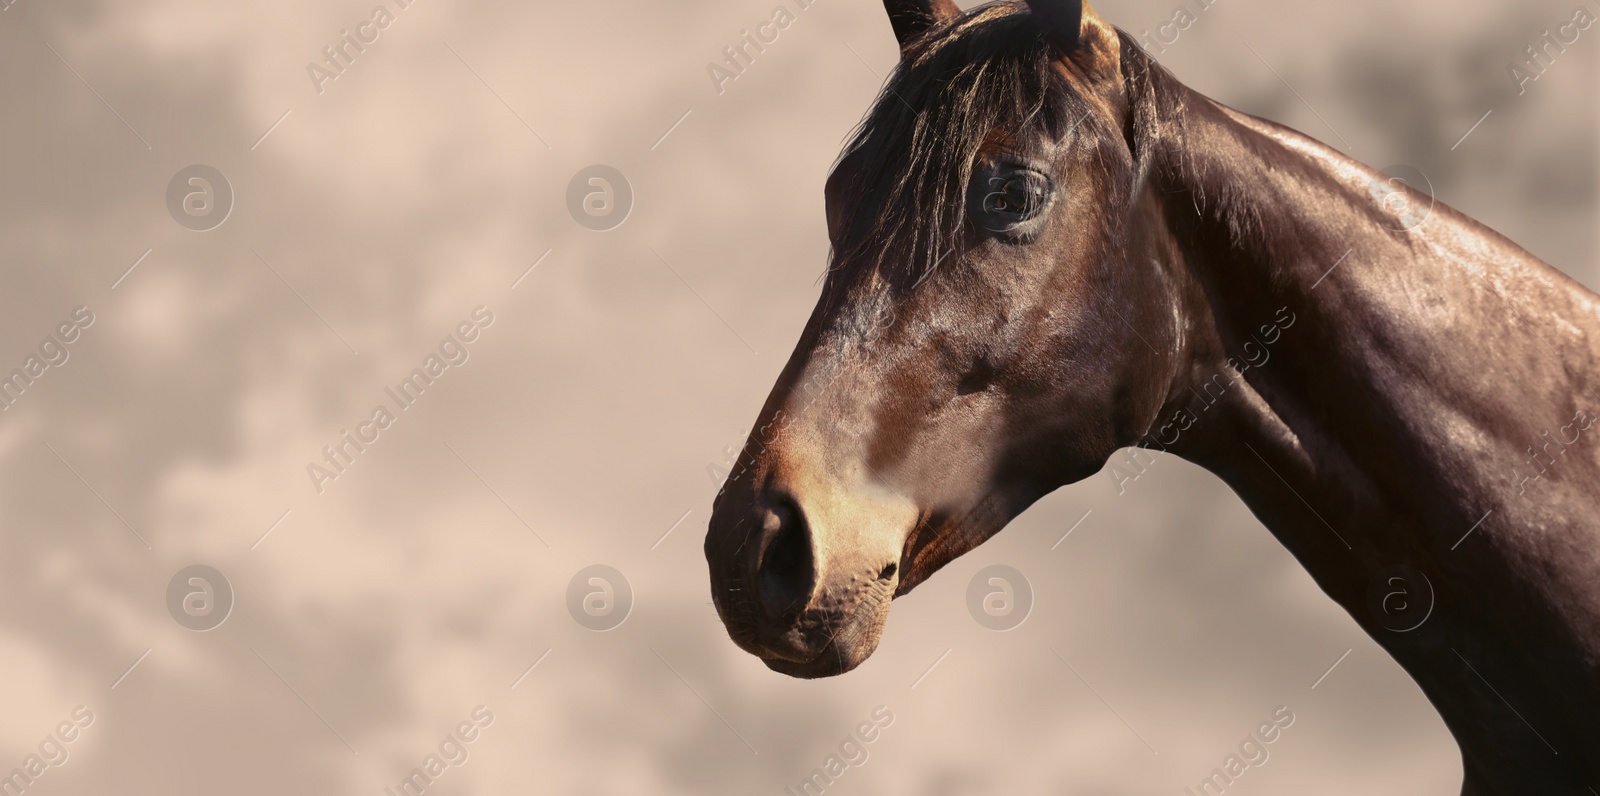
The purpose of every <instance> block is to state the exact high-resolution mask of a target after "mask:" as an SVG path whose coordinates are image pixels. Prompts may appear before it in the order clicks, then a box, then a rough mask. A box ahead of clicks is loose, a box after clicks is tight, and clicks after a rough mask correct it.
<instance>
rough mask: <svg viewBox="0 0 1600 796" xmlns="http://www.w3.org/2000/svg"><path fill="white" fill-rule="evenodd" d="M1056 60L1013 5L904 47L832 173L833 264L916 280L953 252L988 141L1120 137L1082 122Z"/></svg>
mask: <svg viewBox="0 0 1600 796" xmlns="http://www.w3.org/2000/svg"><path fill="white" fill-rule="evenodd" d="M1058 57H1059V56H1058V55H1057V54H1056V53H1055V52H1054V51H1053V50H1052V49H1051V47H1050V45H1049V43H1048V42H1047V41H1046V39H1045V37H1044V35H1043V33H1042V32H1041V31H1040V29H1039V28H1038V27H1037V25H1036V24H1035V23H1034V20H1032V19H1031V18H1030V15H1029V12H1028V11H1027V10H1026V6H1025V5H1023V4H1022V3H1002V4H994V5H987V6H982V7H979V8H976V9H973V10H971V11H969V12H967V13H965V14H963V15H962V16H961V17H959V18H957V19H956V20H954V21H952V22H951V23H949V24H948V25H946V26H944V27H941V28H936V29H934V30H932V31H930V32H929V33H928V34H927V35H925V36H924V37H923V38H922V39H920V40H918V41H916V42H913V43H912V44H911V45H910V46H909V47H907V48H906V49H905V50H904V51H903V53H902V59H901V62H900V65H899V66H898V67H897V68H896V69H895V71H894V73H893V74H892V75H891V76H890V78H889V80H888V82H887V84H886V85H885V86H884V88H883V90H882V92H880V93H879V95H878V98H877V100H876V102H875V103H874V105H873V107H872V109H871V110H870V111H869V112H868V113H867V116H866V117H865V118H864V119H863V120H862V122H861V124H860V125H859V126H858V127H857V128H856V130H855V132H854V133H853V135H852V136H851V139H850V141H849V143H848V144H846V146H845V147H844V150H843V151H842V152H841V154H840V156H839V159H838V161H837V162H836V163H835V165H834V168H835V169H841V168H846V167H848V168H850V169H851V173H849V174H848V175H846V176H847V178H848V181H847V182H846V183H844V184H843V185H842V188H843V191H842V195H841V197H840V199H841V200H842V202H843V207H842V208H841V209H842V211H843V212H842V214H841V217H842V218H843V219H844V220H845V221H844V224H843V226H842V228H841V230H840V232H839V235H838V237H837V239H836V240H835V241H834V247H835V248H834V252H833V262H832V268H833V269H834V270H836V271H840V270H860V271H874V272H877V273H878V274H879V275H881V276H883V277H885V278H887V279H888V280H889V281H890V282H892V283H895V284H898V285H914V284H917V283H919V282H920V281H921V280H922V279H924V278H925V277H926V276H927V275H928V273H929V272H930V271H931V270H932V269H933V268H935V267H937V265H938V264H939V263H940V262H941V260H943V259H944V258H945V257H947V256H948V255H949V254H950V253H951V252H952V251H954V250H955V249H956V248H957V247H958V244H959V241H960V235H961V230H962V226H963V224H964V223H965V220H966V190H967V185H968V182H969V181H970V179H971V176H972V169H973V164H974V159H975V157H976V156H977V154H978V152H979V151H980V149H982V148H983V147H984V145H985V144H987V143H992V142H993V140H994V139H995V137H996V136H1001V137H1004V138H1005V140H1006V141H1007V142H1008V143H1009V144H1011V145H1012V146H1015V147H1019V148H1023V149H1026V148H1027V147H1028V146H1029V145H1030V144H1032V143H1033V141H1034V139H1035V137H1036V136H1035V135H1033V134H1034V133H1040V132H1042V133H1043V134H1044V135H1045V136H1046V137H1048V138H1049V140H1052V141H1054V140H1060V139H1061V138H1062V137H1063V136H1065V135H1066V134H1067V133H1068V132H1069V131H1071V130H1072V129H1073V128H1074V126H1075V124H1081V125H1082V126H1083V127H1082V131H1083V132H1084V133H1085V134H1088V135H1101V136H1106V135H1111V136H1118V137H1120V133H1121V131H1120V130H1104V129H1100V127H1101V125H1100V124H1099V123H1098V120H1095V119H1091V118H1090V117H1091V116H1092V114H1090V113H1089V108H1090V107H1091V104H1090V103H1089V102H1088V101H1086V100H1085V99H1084V98H1083V97H1082V96H1080V92H1079V90H1078V89H1077V88H1076V87H1075V86H1073V85H1072V82H1071V79H1070V78H1069V77H1068V75H1067V74H1066V73H1064V72H1063V71H1062V70H1061V69H1059V68H1057V66H1056V61H1057V59H1058ZM1097 160H1099V161H1100V162H1101V164H1102V165H1105V164H1104V160H1103V159H1097Z"/></svg>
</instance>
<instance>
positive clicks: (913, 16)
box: [883, 0, 961, 49]
mask: <svg viewBox="0 0 1600 796" xmlns="http://www.w3.org/2000/svg"><path fill="white" fill-rule="evenodd" d="M883 7H884V8H885V9H886V10H887V11H888V12H889V24H890V25H892V26H893V27H894V37H895V38H896V39H898V40H899V41H900V48H901V49H905V46H906V45H907V44H910V43H911V42H912V41H914V40H916V38H917V37H918V36H921V35H922V34H924V33H926V32H928V31H929V30H931V29H933V28H934V27H937V26H938V25H940V24H943V23H944V22H947V21H949V20H952V19H955V18H956V17H958V16H960V15H961V9H960V8H957V7H956V4H955V2H954V0H883Z"/></svg>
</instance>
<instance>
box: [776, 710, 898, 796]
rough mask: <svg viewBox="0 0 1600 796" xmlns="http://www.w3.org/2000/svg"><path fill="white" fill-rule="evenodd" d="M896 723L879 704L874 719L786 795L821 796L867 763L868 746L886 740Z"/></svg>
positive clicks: (850, 735)
mask: <svg viewBox="0 0 1600 796" xmlns="http://www.w3.org/2000/svg"><path fill="white" fill-rule="evenodd" d="M893 723H894V714H893V713H891V712H890V711H889V709H888V708H887V707H884V706H883V705H879V706H877V707H876V708H873V710H872V716H871V718H870V720H868V721H863V722H861V723H860V724H858V725H856V731H855V732H853V733H850V734H849V735H846V736H845V737H844V740H842V741H840V742H839V751H837V752H829V753H828V756H827V757H825V758H823V759H822V765H820V766H817V767H816V768H813V769H811V774H810V776H807V777H806V778H805V779H803V780H801V781H800V786H799V787H798V788H797V787H794V786H792V785H791V786H788V787H785V788H784V789H783V793H784V796H821V794H822V793H824V792H826V791H827V790H828V788H831V787H833V785H834V783H836V782H837V781H838V780H839V778H840V777H842V776H844V772H846V771H849V770H850V769H852V768H860V767H861V766H864V765H866V764H867V758H868V752H867V746H868V745H869V744H871V743H873V742H874V741H877V740H878V739H879V738H880V737H882V733H883V730H884V728H885V727H888V726H889V725H891V724H893Z"/></svg>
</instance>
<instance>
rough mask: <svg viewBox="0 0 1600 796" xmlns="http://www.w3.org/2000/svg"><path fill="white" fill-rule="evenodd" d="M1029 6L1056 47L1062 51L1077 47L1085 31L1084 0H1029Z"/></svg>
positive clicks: (1068, 51)
mask: <svg viewBox="0 0 1600 796" xmlns="http://www.w3.org/2000/svg"><path fill="white" fill-rule="evenodd" d="M1028 8H1029V9H1031V10H1032V11H1033V18H1034V20H1035V21H1037V22H1038V23H1039V26H1040V27H1041V28H1044V32H1045V37H1046V38H1048V39H1049V40H1050V43H1051V44H1053V45H1055V47H1056V49H1058V50H1060V51H1061V52H1062V53H1070V52H1072V51H1073V50H1074V49H1077V47H1078V39H1079V37H1080V36H1081V35H1082V33H1083V0H1028Z"/></svg>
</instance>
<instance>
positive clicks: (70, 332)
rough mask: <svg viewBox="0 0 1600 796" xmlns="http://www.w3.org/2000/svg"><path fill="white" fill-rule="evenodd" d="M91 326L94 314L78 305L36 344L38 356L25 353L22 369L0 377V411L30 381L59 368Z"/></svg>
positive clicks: (32, 381) (9, 403)
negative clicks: (84, 331) (72, 345)
mask: <svg viewBox="0 0 1600 796" xmlns="http://www.w3.org/2000/svg"><path fill="white" fill-rule="evenodd" d="M93 325H94V311H93V310H90V309H89V308H88V307H87V306H82V305H80V306H79V307H78V308H77V309H75V310H73V311H72V315H71V316H69V317H68V318H67V320H64V321H62V322H60V323H58V324H56V328H55V330H54V332H53V333H47V334H46V335H45V337H44V339H43V340H41V341H39V347H38V349H37V351H38V353H30V354H28V357H27V359H24V360H23V361H22V367H20V368H15V369H13V370H12V371H11V372H10V373H6V374H4V375H0V412H4V411H6V410H7V409H10V408H11V407H12V405H13V404H15V403H16V402H17V399H19V398H21V397H22V394H23V393H25V392H27V391H28V388H30V387H32V386H33V384H34V382H36V381H38V380H39V379H41V378H44V374H45V373H46V372H47V371H49V370H50V369H51V368H59V367H61V366H62V365H65V364H67V360H68V359H71V358H72V351H71V350H69V348H68V346H70V345H71V344H73V343H76V342H78V338H79V337H80V336H82V335H83V330H84V329H87V328H89V327H90V326H93Z"/></svg>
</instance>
